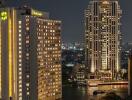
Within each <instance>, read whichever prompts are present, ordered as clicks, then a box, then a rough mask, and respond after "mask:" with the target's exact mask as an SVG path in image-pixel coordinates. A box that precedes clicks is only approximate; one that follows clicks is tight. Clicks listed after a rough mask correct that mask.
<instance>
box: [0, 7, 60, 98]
mask: <svg viewBox="0 0 132 100" xmlns="http://www.w3.org/2000/svg"><path fill="white" fill-rule="evenodd" d="M48 16H49V15H48V13H45V12H41V11H37V10H34V9H32V8H29V7H26V6H25V7H21V8H1V9H0V25H1V26H0V98H1V99H2V100H58V99H60V98H61V95H62V93H61V91H62V89H61V34H60V33H61V22H60V21H57V20H50V19H49V17H48Z"/></svg>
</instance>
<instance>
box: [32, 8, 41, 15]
mask: <svg viewBox="0 0 132 100" xmlns="http://www.w3.org/2000/svg"><path fill="white" fill-rule="evenodd" d="M31 14H32V15H33V16H42V15H43V13H41V12H40V11H36V10H33V9H32V10H31Z"/></svg>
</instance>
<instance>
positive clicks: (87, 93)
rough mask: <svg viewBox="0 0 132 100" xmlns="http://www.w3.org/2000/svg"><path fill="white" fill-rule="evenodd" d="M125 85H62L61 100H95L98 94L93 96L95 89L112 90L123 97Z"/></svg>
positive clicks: (125, 93)
mask: <svg viewBox="0 0 132 100" xmlns="http://www.w3.org/2000/svg"><path fill="white" fill-rule="evenodd" d="M127 88H128V86H127V85H100V86H99V87H73V86H64V87H63V99H62V100H74V99H75V100H97V98H98V97H99V96H102V95H97V96H93V92H94V91H96V90H105V91H107V92H110V91H114V92H115V93H116V94H117V95H119V96H121V97H122V98H125V97H126V96H127Z"/></svg>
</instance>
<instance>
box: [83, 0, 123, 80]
mask: <svg viewBox="0 0 132 100" xmlns="http://www.w3.org/2000/svg"><path fill="white" fill-rule="evenodd" d="M121 12H122V11H121V9H120V5H119V4H118V0H91V1H90V3H89V5H88V8H87V9H86V10H85V48H86V49H85V50H86V54H85V55H86V57H85V59H86V67H88V70H89V72H91V73H94V72H97V71H98V72H99V71H100V70H103V71H105V70H110V71H111V72H112V77H113V78H114V77H115V74H116V73H117V72H118V71H119V70H120V50H121V46H120V44H121V32H120V26H121V23H120V18H121Z"/></svg>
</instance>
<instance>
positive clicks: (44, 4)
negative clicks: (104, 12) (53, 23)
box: [7, 0, 132, 42]
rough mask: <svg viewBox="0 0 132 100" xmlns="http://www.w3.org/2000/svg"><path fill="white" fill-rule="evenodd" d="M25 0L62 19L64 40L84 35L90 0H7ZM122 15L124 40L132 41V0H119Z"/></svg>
mask: <svg viewBox="0 0 132 100" xmlns="http://www.w3.org/2000/svg"><path fill="white" fill-rule="evenodd" d="M23 1H26V2H28V5H30V6H31V7H34V8H36V9H38V10H42V11H46V12H49V13H50V18H52V19H59V20H61V21H62V40H63V41H64V42H75V41H76V42H79V41H82V40H83V36H84V24H83V21H84V10H85V9H86V8H87V5H88V4H89V1H90V0H7V4H8V5H11V6H16V5H17V6H18V5H22V4H23V3H22V2H23ZM119 3H120V5H121V9H122V10H123V15H122V30H121V32H122V34H123V40H124V42H130V41H131V42H132V0H119Z"/></svg>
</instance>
